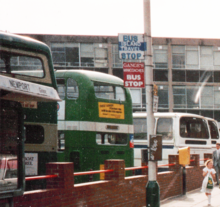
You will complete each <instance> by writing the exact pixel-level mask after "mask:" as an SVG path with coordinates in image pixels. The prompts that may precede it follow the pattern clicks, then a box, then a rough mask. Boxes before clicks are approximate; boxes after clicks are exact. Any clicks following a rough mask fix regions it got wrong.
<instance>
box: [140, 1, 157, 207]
mask: <svg viewBox="0 0 220 207" xmlns="http://www.w3.org/2000/svg"><path fill="white" fill-rule="evenodd" d="M143 3H144V5H143V6H144V39H145V41H146V42H147V46H148V48H147V51H145V54H144V56H145V82H146V97H147V98H146V108H147V132H148V140H149V142H150V139H151V138H150V136H149V135H152V134H154V130H153V129H154V123H155V122H154V115H153V99H152V94H153V59H152V38H151V16H150V0H143ZM146 206H147V207H159V206H160V188H159V185H158V182H157V164H156V162H155V161H149V163H148V183H147V185H146Z"/></svg>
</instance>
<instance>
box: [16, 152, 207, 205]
mask: <svg viewBox="0 0 220 207" xmlns="http://www.w3.org/2000/svg"><path fill="white" fill-rule="evenodd" d="M204 157H205V158H209V157H211V154H205V155H204ZM191 159H192V160H193V161H192V162H191V164H190V166H188V167H186V190H187V191H191V190H193V189H196V188H199V187H201V183H202V180H203V177H202V169H203V167H204V166H200V164H199V162H200V158H199V155H196V154H195V155H191ZM143 165H146V163H145V164H143ZM141 168H142V175H138V176H130V177H125V171H126V170H134V168H125V167H124V161H123V160H106V161H105V171H106V172H105V173H106V174H105V180H103V181H96V182H89V183H81V184H75V185H74V176H76V175H78V176H79V173H74V170H73V163H48V164H47V175H55V176H54V177H51V178H48V179H47V189H44V190H35V191H27V192H25V193H24V195H23V196H20V197H15V198H14V207H20V206H22V207H25V206H28V207H29V206H31V207H35V206H36V207H39V206H42V207H43V206H48V207H62V206H63V207H64V206H65V207H68V206H73V207H78V206H135V207H136V206H145V205H146V188H145V187H146V184H147V182H148V175H147V169H146V168H147V167H146V166H142V167H141ZM169 169H170V171H167V172H161V173H157V181H158V183H159V186H160V199H161V200H162V199H165V198H168V197H171V196H177V195H181V194H182V193H183V192H182V173H181V172H182V171H181V166H180V165H179V158H178V155H170V156H169ZM86 173H91V171H90V172H86ZM95 173H100V172H98V171H96V172H95ZM73 174H75V175H74V176H73Z"/></svg>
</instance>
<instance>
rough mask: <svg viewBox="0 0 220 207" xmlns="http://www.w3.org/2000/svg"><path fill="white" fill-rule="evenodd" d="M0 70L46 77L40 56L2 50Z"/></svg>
mask: <svg viewBox="0 0 220 207" xmlns="http://www.w3.org/2000/svg"><path fill="white" fill-rule="evenodd" d="M0 72H3V73H13V74H19V75H26V76H33V77H38V78H43V77H44V70H43V63H42V60H41V59H40V58H39V57H35V56H29V55H25V54H17V53H12V52H10V53H8V52H3V51H1V56H0Z"/></svg>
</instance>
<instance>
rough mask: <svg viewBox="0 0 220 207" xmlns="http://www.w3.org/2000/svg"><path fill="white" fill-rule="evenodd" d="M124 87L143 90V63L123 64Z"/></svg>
mask: <svg viewBox="0 0 220 207" xmlns="http://www.w3.org/2000/svg"><path fill="white" fill-rule="evenodd" d="M123 71H124V87H126V88H144V87H145V81H144V63H136V62H124V63H123Z"/></svg>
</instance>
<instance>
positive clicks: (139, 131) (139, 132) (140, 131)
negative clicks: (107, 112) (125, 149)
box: [133, 118, 147, 140]
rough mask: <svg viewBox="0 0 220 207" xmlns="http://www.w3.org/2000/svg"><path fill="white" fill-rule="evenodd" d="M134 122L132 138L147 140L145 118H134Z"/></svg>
mask: <svg viewBox="0 0 220 207" xmlns="http://www.w3.org/2000/svg"><path fill="white" fill-rule="evenodd" d="M133 123H134V139H144V140H147V119H146V118H135V119H133Z"/></svg>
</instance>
